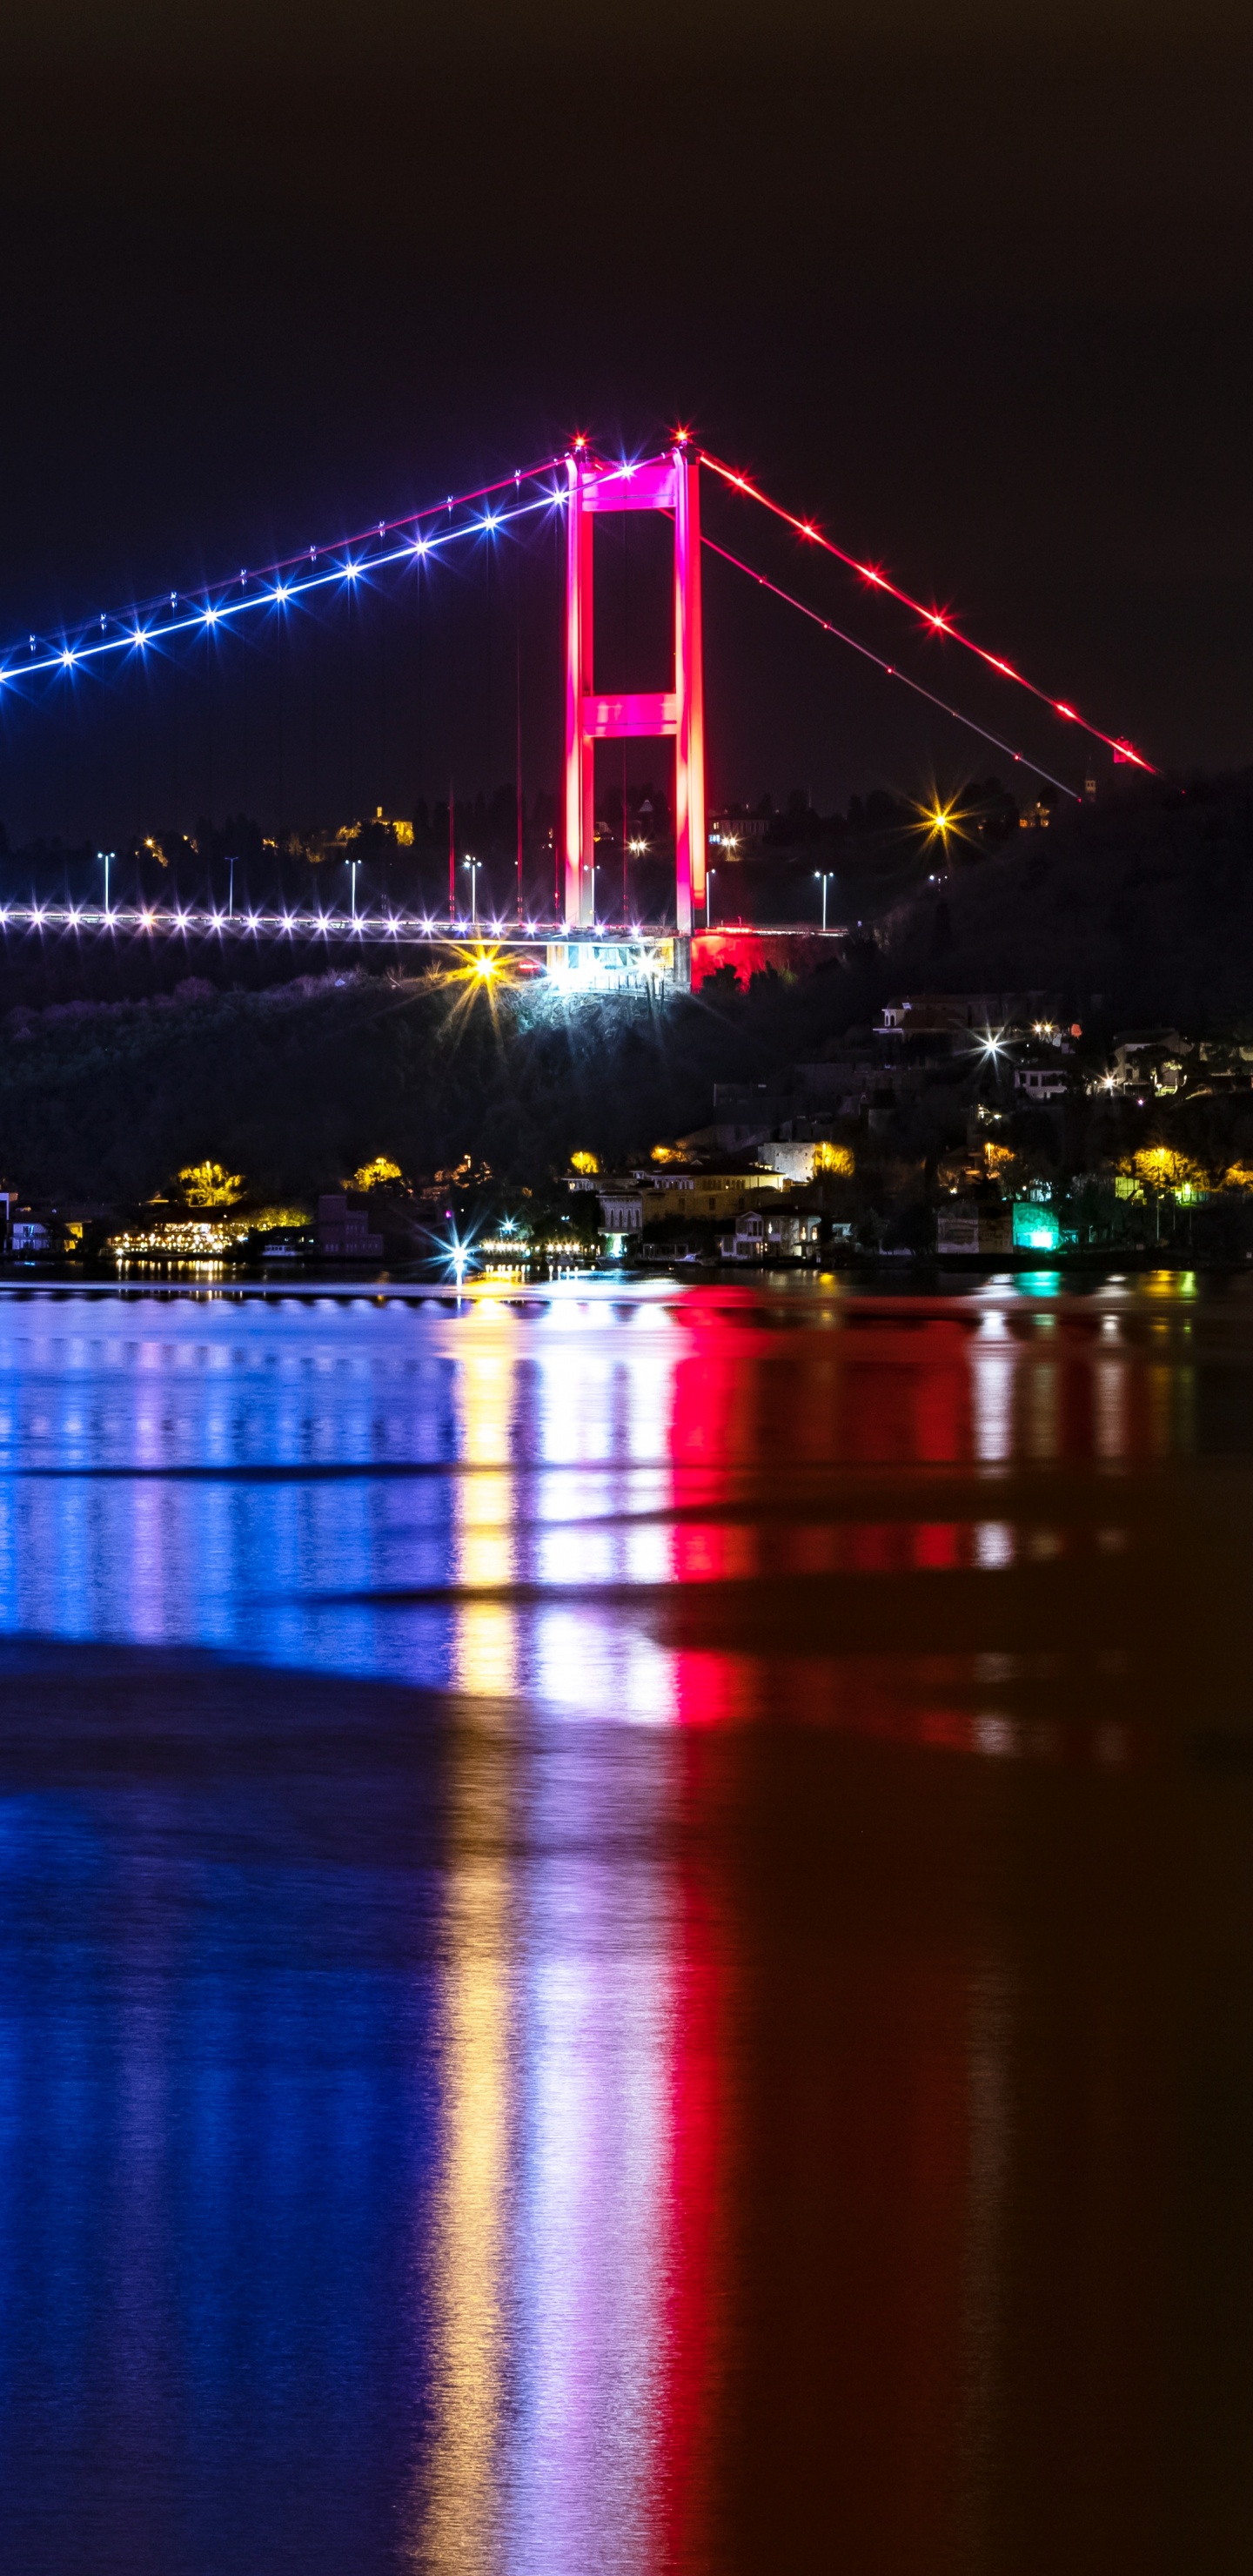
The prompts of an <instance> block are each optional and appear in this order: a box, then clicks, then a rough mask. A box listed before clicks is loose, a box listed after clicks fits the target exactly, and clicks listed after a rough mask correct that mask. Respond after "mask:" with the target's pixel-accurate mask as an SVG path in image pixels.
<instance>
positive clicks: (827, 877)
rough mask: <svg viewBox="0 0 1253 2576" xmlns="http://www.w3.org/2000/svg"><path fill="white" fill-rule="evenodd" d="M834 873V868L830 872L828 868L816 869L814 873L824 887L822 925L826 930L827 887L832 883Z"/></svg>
mask: <svg viewBox="0 0 1253 2576" xmlns="http://www.w3.org/2000/svg"><path fill="white" fill-rule="evenodd" d="M834 873H835V871H834V869H831V870H830V872H828V870H827V869H826V868H815V869H814V875H815V877H816V878H817V880H818V883H819V885H820V886H821V888H822V927H823V929H824V930H825V929H826V926H827V887H828V886H829V885H830V883H831V878H832V876H833V875H834Z"/></svg>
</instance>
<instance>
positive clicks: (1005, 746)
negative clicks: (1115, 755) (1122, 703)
mask: <svg viewBox="0 0 1253 2576" xmlns="http://www.w3.org/2000/svg"><path fill="white" fill-rule="evenodd" d="M701 543H702V545H704V546H707V547H708V550H709V552H710V554H711V555H721V557H722V560H723V562H724V563H729V564H734V566H735V569H736V571H737V572H742V573H746V574H747V576H748V579H749V580H750V581H755V582H756V583H757V586H758V588H759V589H760V590H768V591H770V592H771V593H772V595H773V597H774V598H775V599H781V600H783V601H785V602H786V605H787V606H788V607H789V608H798V609H799V610H800V613H801V616H802V617H807V618H808V619H809V620H810V623H811V624H812V625H814V626H820V627H821V628H822V631H823V634H824V635H834V636H835V638H836V640H837V642H838V643H840V644H847V645H849V646H850V647H851V649H852V651H853V652H854V653H860V654H861V655H862V658H863V660H865V661H867V662H873V663H875V664H876V665H877V667H878V669H879V670H880V671H885V672H886V673H887V676H888V678H889V680H900V681H902V682H903V684H904V686H905V687H906V688H907V689H912V690H913V693H914V695H915V697H917V698H925V699H926V701H927V704H928V705H929V706H932V707H938V708H939V710H940V713H941V714H942V715H946V716H951V717H952V719H953V722H954V724H959V725H965V727H966V729H967V732H969V733H977V734H978V735H979V736H980V737H981V739H982V740H983V741H984V742H990V743H991V744H992V745H993V747H994V748H995V749H996V750H997V751H1003V752H1005V753H1007V755H1008V757H1009V758H1010V759H1011V760H1016V761H1018V762H1019V763H1020V765H1021V766H1022V767H1023V768H1024V769H1033V770H1034V771H1035V772H1036V775H1037V777H1039V778H1047V780H1048V782H1049V785H1050V787H1060V789H1061V792H1062V794H1063V796H1070V797H1073V799H1074V802H1075V804H1076V805H1078V804H1079V803H1080V801H1081V800H1080V798H1079V796H1078V794H1077V793H1076V790H1075V789H1074V788H1073V787H1068V786H1067V784H1066V781H1065V779H1064V778H1054V776H1053V773H1052V770H1051V769H1045V768H1043V767H1042V766H1041V764H1040V762H1039V761H1038V760H1033V759H1032V758H1031V757H1030V755H1029V753H1027V752H1025V751H1015V749H1014V746H1013V744H1012V742H1003V741H1002V739H1001V736H1000V735H999V733H989V731H988V728H987V726H986V725H981V724H976V722H975V719H974V717H973V716H968V715H963V713H962V710H961V708H960V707H952V706H950V705H949V703H948V700H947V698H939V697H937V696H936V693H935V691H934V689H926V688H924V687H923V684H922V682H921V680H914V679H911V677H910V675H909V672H908V671H901V670H898V669H897V666H896V664H895V662H887V661H885V660H884V657H883V655H882V653H876V652H874V651H873V650H872V648H871V646H870V645H869V644H863V643H862V642H861V639H860V637H859V636H856V635H850V634H849V633H848V632H847V630H846V629H845V628H844V627H842V626H835V625H833V624H832V622H831V619H830V618H829V617H823V616H822V615H821V614H820V613H819V611H818V610H817V609H816V608H810V607H809V605H808V603H807V601H805V600H803V599H797V598H795V597H794V595H793V593H792V592H791V591H790V590H781V589H780V587H779V584H778V582H777V581H771V580H770V579H769V578H768V576H767V575H766V574H765V573H764V572H758V571H757V570H756V569H755V567H754V566H753V565H752V564H746V563H742V562H741V560H740V558H739V556H738V555H732V554H728V552H727V549H726V547H725V546H718V545H715V544H714V541H713V538H712V537H706V536H702V538H701Z"/></svg>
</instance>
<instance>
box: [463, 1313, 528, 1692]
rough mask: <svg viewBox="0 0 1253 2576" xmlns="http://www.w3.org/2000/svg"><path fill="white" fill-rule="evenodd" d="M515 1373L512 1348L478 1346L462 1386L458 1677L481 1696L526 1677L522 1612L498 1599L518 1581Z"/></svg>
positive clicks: (470, 1356) (465, 1367) (470, 1354)
mask: <svg viewBox="0 0 1253 2576" xmlns="http://www.w3.org/2000/svg"><path fill="white" fill-rule="evenodd" d="M514 1374H515V1365H514V1354H513V1351H512V1349H508V1348H506V1349H504V1350H500V1349H496V1350H491V1349H480V1350H475V1349H473V1348H472V1349H470V1350H469V1351H468V1352H467V1355H466V1357H465V1359H464V1361H463V1363H462V1369H461V1377H460V1385H459V1395H460V1408H461V1443H460V1446H461V1459H462V1463H463V1465H464V1466H466V1467H468V1468H469V1469H470V1470H471V1471H472V1472H471V1473H470V1474H468V1475H463V1476H461V1477H460V1478H459V1479H458V1480H457V1498H456V1514H457V1522H456V1535H455V1546H454V1559H453V1580H454V1584H455V1585H456V1586H457V1587H458V1591H459V1594H460V1597H459V1598H458V1601H457V1608H456V1625H455V1629H454V1636H453V1680H454V1684H455V1686H456V1688H457V1689H459V1690H463V1691H469V1692H472V1693H473V1695H474V1696H475V1697H476V1698H487V1699H497V1698H501V1699H504V1698H507V1697H509V1696H510V1695H511V1694H512V1693H513V1691H514V1690H515V1689H516V1687H517V1681H518V1618H517V1612H516V1610H515V1608H514V1606H513V1604H512V1602H510V1601H501V1600H492V1599H491V1598H490V1594H491V1592H492V1590H494V1589H496V1588H497V1587H503V1586H506V1585H508V1584H510V1583H511V1582H512V1581H513V1577H514V1570H515V1562H516V1560H515V1539H514V1517H515V1498H514V1476H513V1470H512V1467H511V1465H510V1446H509V1439H510V1423H511V1420H512V1414H513V1392H514ZM484 1593H486V1595H487V1596H488V1597H486V1598H483V1597H478V1598H476V1597H475V1596H476V1595H481V1594H484Z"/></svg>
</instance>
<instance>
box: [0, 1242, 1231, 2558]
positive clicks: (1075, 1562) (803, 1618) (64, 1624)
mask: <svg viewBox="0 0 1253 2576" xmlns="http://www.w3.org/2000/svg"><path fill="white" fill-rule="evenodd" d="M1251 1534H1253V1288H1250V1286H1248V1285H1246V1283H1244V1282H1243V1281H1235V1282H1224V1281H1221V1280H1219V1281H1206V1280H1203V1279H1195V1278H1192V1277H1190V1276H1188V1275H1187V1274H1182V1275H1180V1274H1174V1275H1167V1274H1160V1275H1149V1276H1147V1277H1143V1276H1142V1277H1140V1278H1137V1279H1121V1280H1120V1279H1110V1280H1102V1281H1099V1282H1097V1283H1095V1284H1093V1285H1091V1286H1090V1287H1088V1288H1087V1289H1086V1290H1085V1291H1084V1292H1083V1293H1082V1294H1077V1293H1073V1292H1071V1291H1069V1290H1065V1291H1064V1290H1063V1289H1062V1287H1061V1286H1060V1284H1059V1281H1058V1278H1057V1276H1056V1275H1055V1274H1051V1273H1047V1272H1046V1273H1041V1274H1038V1275H1033V1276H1026V1277H1022V1276H1020V1277H1019V1278H1018V1279H1016V1280H1014V1279H1009V1278H1006V1279H1004V1280H993V1281H990V1282H985V1283H983V1284H982V1285H979V1286H977V1287H970V1286H969V1285H967V1286H966V1287H964V1288H963V1287H960V1286H958V1285H956V1284H955V1285H954V1290H953V1293H952V1294H948V1293H936V1294H932V1295H925V1296H923V1295H917V1294H896V1295H892V1296H887V1295H882V1296H879V1295H874V1294H870V1293H866V1292H859V1291H857V1290H850V1289H849V1288H847V1287H844V1286H841V1285H840V1284H838V1283H835V1282H821V1283H818V1282H813V1281H803V1282H792V1283H788V1282H782V1283H780V1284H778V1285H777V1286H773V1287H772V1286H771V1285H769V1284H768V1283H767V1284H764V1285H763V1286H762V1287H761V1288H760V1289H758V1288H744V1287H739V1286H736V1287H728V1288H725V1289H712V1290H708V1289H694V1290H691V1291H687V1292H680V1291H675V1290H673V1289H672V1288H670V1287H668V1286H664V1285H663V1286H660V1287H657V1286H654V1287H653V1288H651V1289H649V1290H645V1291H638V1292H634V1293H632V1292H630V1291H627V1290H625V1289H623V1288H621V1287H618V1286H616V1285H614V1284H613V1283H605V1284H595V1283H590V1284H586V1285H583V1286H580V1287H578V1288H572V1289H570V1290H569V1291H567V1292H563V1293H557V1294H554V1295H551V1296H530V1295H525V1294H522V1293H521V1292H519V1294H518V1295H517V1296H516V1297H513V1296H501V1297H478V1298H472V1299H465V1300H462V1301H461V1302H460V1303H458V1302H457V1301H455V1300H453V1299H451V1298H450V1299H447V1300H443V1301H441V1300H440V1299H438V1298H431V1299H428V1300H425V1301H423V1300H416V1301H415V1300H404V1299H400V1298H393V1299H390V1300H389V1299H387V1298H377V1299H376V1298H374V1297H372V1296H371V1297H361V1298H356V1299H353V1298H342V1297H340V1298H332V1297H326V1298H300V1297H296V1296H290V1297H285V1296H274V1297H255V1298H240V1297H222V1298H209V1297H203V1298H198V1297H194V1296H191V1295H187V1296H178V1297H169V1298H159V1297H155V1296H145V1295H136V1296H127V1297H114V1296H99V1297H95V1298H92V1297H89V1296H86V1295H83V1294H76V1293H63V1294H62V1293H32V1294H28V1295H7V1296H5V1297H4V1299H3V1300H2V1301H0V2532H2V2533H3V2538H4V2563H5V2564H6V2565H12V2566H13V2567H14V2568H15V2569H16V2568H21V2569H22V2570H23V2571H31V2572H32V2576H42V2572H43V2571H47V2576H71V2571H73V2576H78V2571H80V2570H82V2569H84V2568H91V2569H92V2570H93V2571H98V2576H123V2571H124V2576H140V2571H143V2576H148V2572H149V2571H151V2576H225V2572H226V2571H232V2572H233V2571H235V2570H239V2571H241V2576H244V2571H246V2576H269V2571H272V2570H273V2571H278V2570H283V2571H286V2570H292V2571H296V2570H299V2571H300V2576H340V2571H343V2572H344V2576H384V2571H393V2570H403V2569H412V2570H415V2571H425V2570H432V2571H435V2570H439V2571H444V2570H447V2571H457V2576H480V2571H482V2572H483V2576H497V2571H501V2576H506V2572H507V2576H601V2571H603V2576H666V2572H667V2571H671V2570H673V2571H680V2570H681V2571H711V2576H712V2571H714V2570H717V2571H720V2576H721V2571H728V2570H729V2571H744V2576H759V2571H760V2576H767V2571H770V2576H773V2571H775V2570H779V2569H784V2568H787V2569H790V2568H792V2567H796V2568H802V2567H805V2568H808V2567H811V2566H827V2565H830V2566H832V2567H840V2568H843V2567H847V2568H849V2569H850V2570H856V2571H857V2576H880V2571H881V2576H906V2571H909V2576H917V2571H919V2570H922V2569H926V2570H928V2571H931V2570H949V2569H951V2570H954V2571H961V2576H967V2571H969V2576H975V2571H978V2576H984V2571H988V2576H992V2571H997V2576H999V2571H1001V2570H1006V2571H1008V2570H1013V2571H1015V2576H1017V2571H1024V2570H1025V2571H1035V2570H1037V2569H1038V2570H1039V2571H1040V2576H1045V2571H1048V2576H1055V2571H1056V2570H1057V2569H1058V2568H1059V2567H1061V2566H1065V2567H1066V2568H1067V2569H1069V2570H1086V2569H1089V2568H1091V2569H1093V2570H1096V2569H1097V2568H1100V2569H1101V2570H1102V2571H1106V2570H1108V2569H1109V2568H1110V2567H1111V2566H1119V2567H1121V2566H1127V2567H1130V2566H1134V2567H1135V2568H1136V2569H1137V2570H1150V2571H1152V2570H1167V2569H1169V2570H1174V2569H1176V2568H1177V2569H1180V2570H1182V2569H1184V2568H1187V2569H1189V2570H1193V2569H1196V2568H1198V2567H1203V2568H1205V2569H1206V2570H1207V2571H1214V2570H1218V2571H1222V2570H1225V2569H1227V2568H1228V2567H1230V2568H1232V2569H1233V2570H1234V2569H1235V2568H1237V2567H1239V2568H1240V2569H1243V2568H1244V2567H1245V2566H1246V2565H1247V2560H1248V2535H1249V2531H1250V2528H1251V2527H1253V2470H1251V2468H1250V2464H1249V2460H1250V2449H1249V2443H1248V2436H1247V2426H1248V2421H1249V2413H1250V2405H1251V2403H1253V1705H1251V1694H1250V1686H1249V1678H1248V1668H1249V1548H1250V1536H1251Z"/></svg>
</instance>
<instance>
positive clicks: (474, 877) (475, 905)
mask: <svg viewBox="0 0 1253 2576" xmlns="http://www.w3.org/2000/svg"><path fill="white" fill-rule="evenodd" d="M461 864H462V866H463V868H468V869H469V871H470V920H471V923H472V924H474V925H475V926H477V923H478V917H479V869H480V868H481V867H482V865H483V862H482V860H481V859H463V860H462V862H461Z"/></svg>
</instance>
